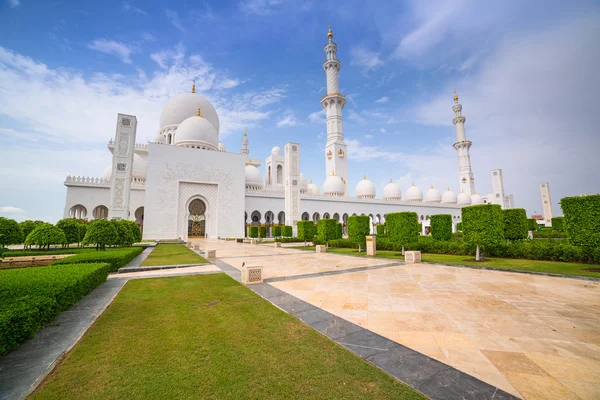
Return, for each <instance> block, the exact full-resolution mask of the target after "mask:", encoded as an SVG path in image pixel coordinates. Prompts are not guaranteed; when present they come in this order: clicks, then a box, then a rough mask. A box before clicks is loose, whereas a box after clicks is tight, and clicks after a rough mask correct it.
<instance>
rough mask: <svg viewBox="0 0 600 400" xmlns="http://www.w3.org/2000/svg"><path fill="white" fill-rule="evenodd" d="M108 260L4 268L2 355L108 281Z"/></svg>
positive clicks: (0, 318)
mask: <svg viewBox="0 0 600 400" xmlns="http://www.w3.org/2000/svg"><path fill="white" fill-rule="evenodd" d="M109 268H110V266H109V265H108V264H106V263H96V264H76V265H60V266H48V267H43V268H19V269H11V270H4V271H0V354H3V353H6V352H7V351H9V350H11V349H13V348H15V347H17V346H18V345H19V344H20V343H22V342H24V341H25V340H27V339H30V338H32V337H34V336H35V333H36V331H37V330H38V329H40V328H41V327H42V326H43V325H44V324H47V323H49V322H50V321H52V320H53V319H54V318H55V317H56V316H57V315H58V314H60V313H61V312H62V311H64V310H66V309H68V308H69V307H70V306H72V305H73V304H75V303H76V302H77V301H78V300H79V299H81V298H82V297H83V296H85V295H86V294H88V293H89V292H90V291H91V290H92V289H94V288H95V287H96V286H98V285H100V284H101V283H102V282H104V281H105V280H106V277H107V276H108V272H109Z"/></svg>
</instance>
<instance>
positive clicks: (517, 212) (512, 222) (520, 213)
mask: <svg viewBox="0 0 600 400" xmlns="http://www.w3.org/2000/svg"><path fill="white" fill-rule="evenodd" d="M502 213H503V214H504V238H505V239H508V240H522V239H527V231H528V230H529V229H528V222H527V213H526V211H525V209H524V208H510V209H507V210H502Z"/></svg>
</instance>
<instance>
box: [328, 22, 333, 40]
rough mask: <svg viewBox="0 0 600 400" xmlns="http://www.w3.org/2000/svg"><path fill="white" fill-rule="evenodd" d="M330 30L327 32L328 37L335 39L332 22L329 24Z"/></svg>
mask: <svg viewBox="0 0 600 400" xmlns="http://www.w3.org/2000/svg"><path fill="white" fill-rule="evenodd" d="M328 29H329V32H327V38H328V39H333V32H332V31H331V24H329V26H328Z"/></svg>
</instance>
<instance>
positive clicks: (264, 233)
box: [258, 225, 267, 238]
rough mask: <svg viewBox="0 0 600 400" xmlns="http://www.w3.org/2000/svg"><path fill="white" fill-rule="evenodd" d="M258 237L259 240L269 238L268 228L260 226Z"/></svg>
mask: <svg viewBox="0 0 600 400" xmlns="http://www.w3.org/2000/svg"><path fill="white" fill-rule="evenodd" d="M258 237H259V238H266V237H267V227H266V226H262V225H261V226H259V227H258Z"/></svg>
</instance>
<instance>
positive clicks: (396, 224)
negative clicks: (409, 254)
mask: <svg viewBox="0 0 600 400" xmlns="http://www.w3.org/2000/svg"><path fill="white" fill-rule="evenodd" d="M385 225H386V228H387V233H388V237H389V238H390V240H391V241H392V242H396V243H399V244H401V245H402V255H404V246H405V245H407V244H408V243H415V242H416V241H417V240H418V237H419V232H420V230H419V225H420V224H419V217H418V216H417V213H415V212H397V213H390V214H388V215H387V216H386V217H385Z"/></svg>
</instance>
